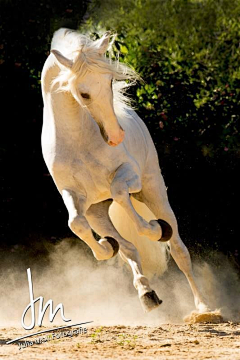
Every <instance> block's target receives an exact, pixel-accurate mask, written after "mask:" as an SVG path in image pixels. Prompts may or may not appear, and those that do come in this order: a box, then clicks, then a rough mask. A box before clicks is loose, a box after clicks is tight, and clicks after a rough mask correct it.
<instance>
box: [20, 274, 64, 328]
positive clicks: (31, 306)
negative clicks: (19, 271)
mask: <svg viewBox="0 0 240 360" xmlns="http://www.w3.org/2000/svg"><path fill="white" fill-rule="evenodd" d="M27 276H28V286H29V296H30V303H29V304H28V305H27V307H26V308H25V310H24V311H23V314H22V327H23V328H24V329H25V330H32V329H33V328H34V326H35V303H36V302H37V301H39V310H38V321H37V325H38V326H42V321H43V317H44V315H45V312H46V310H47V308H48V306H49V321H50V322H53V320H54V318H55V316H56V314H57V312H58V310H60V313H61V317H62V320H63V321H66V322H67V321H71V319H66V318H65V316H64V307H63V304H62V303H60V304H58V305H57V306H56V308H55V310H54V311H53V301H52V300H51V299H50V300H48V302H47V303H46V305H45V306H44V307H43V302H44V298H43V296H39V297H38V298H36V299H34V295H33V283H32V275H31V270H30V268H29V269H27ZM29 309H31V315H32V321H31V324H30V325H29V326H27V325H26V324H25V320H24V319H25V316H26V314H27V312H28V310H29Z"/></svg>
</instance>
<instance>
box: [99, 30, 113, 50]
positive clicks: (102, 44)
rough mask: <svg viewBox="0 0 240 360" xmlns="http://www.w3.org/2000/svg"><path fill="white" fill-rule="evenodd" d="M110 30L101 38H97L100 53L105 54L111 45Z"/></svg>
mask: <svg viewBox="0 0 240 360" xmlns="http://www.w3.org/2000/svg"><path fill="white" fill-rule="evenodd" d="M110 35H111V33H110V31H107V32H106V33H105V34H104V35H103V36H102V37H101V39H99V40H97V41H96V42H97V49H98V53H99V54H100V55H103V54H105V52H106V51H107V48H108V46H109V40H110Z"/></svg>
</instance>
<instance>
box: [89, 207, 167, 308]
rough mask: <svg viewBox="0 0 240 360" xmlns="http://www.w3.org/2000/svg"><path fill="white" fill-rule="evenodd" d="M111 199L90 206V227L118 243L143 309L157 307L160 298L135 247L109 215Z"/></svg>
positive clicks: (160, 301) (103, 236)
mask: <svg viewBox="0 0 240 360" xmlns="http://www.w3.org/2000/svg"><path fill="white" fill-rule="evenodd" d="M111 203H112V200H106V201H103V202H101V203H98V204H94V205H92V206H90V208H89V209H88V211H87V213H86V217H87V220H88V222H89V224H90V226H91V228H92V229H93V230H94V231H95V232H96V233H97V234H99V235H100V236H101V237H102V238H103V239H109V238H110V239H115V240H117V242H118V243H119V246H120V250H119V254H120V256H121V257H122V259H123V260H124V261H125V262H126V263H128V264H129V265H130V267H131V269H132V273H133V285H134V287H135V288H136V290H137V291H138V296H139V299H140V302H141V304H142V307H143V309H144V311H146V312H148V311H151V310H153V309H154V308H156V307H158V306H159V305H160V304H161V303H162V300H160V299H159V298H158V296H157V294H156V293H155V291H154V290H152V289H151V288H150V285H149V282H148V279H147V278H146V277H145V276H144V275H143V272H142V267H141V262H140V257H139V254H138V251H137V249H136V247H135V246H134V245H133V244H132V243H130V242H129V241H127V240H125V239H124V238H123V237H122V236H121V235H120V234H119V233H118V232H117V230H116V229H115V227H114V225H113V223H112V221H111V219H110V217H109V206H110V205H111Z"/></svg>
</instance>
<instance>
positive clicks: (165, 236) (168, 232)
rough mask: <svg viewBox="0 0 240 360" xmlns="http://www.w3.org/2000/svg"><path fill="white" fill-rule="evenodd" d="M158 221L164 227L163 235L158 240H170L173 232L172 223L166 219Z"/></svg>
mask: <svg viewBox="0 0 240 360" xmlns="http://www.w3.org/2000/svg"><path fill="white" fill-rule="evenodd" d="M157 221H158V223H159V225H160V226H161V228H162V237H161V239H159V240H158V241H162V242H165V241H168V240H170V239H171V237H172V234H173V231H172V227H171V225H169V224H168V223H167V222H166V221H165V220H162V219H158V220H157Z"/></svg>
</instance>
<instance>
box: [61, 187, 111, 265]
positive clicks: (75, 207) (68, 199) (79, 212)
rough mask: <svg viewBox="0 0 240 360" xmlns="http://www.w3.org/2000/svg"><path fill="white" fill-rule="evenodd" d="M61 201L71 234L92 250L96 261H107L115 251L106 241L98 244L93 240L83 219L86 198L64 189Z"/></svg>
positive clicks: (84, 218)
mask: <svg viewBox="0 0 240 360" xmlns="http://www.w3.org/2000/svg"><path fill="white" fill-rule="evenodd" d="M62 197H63V201H64V203H65V205H66V208H67V210H68V213H69V220H68V226H69V227H70V229H71V230H72V232H73V233H74V234H75V235H77V236H78V237H79V238H80V239H81V240H83V241H84V242H85V243H86V244H87V245H88V246H89V247H90V248H91V250H92V252H93V255H94V257H95V258H96V259H97V260H107V259H110V258H112V257H113V256H114V255H115V254H116V249H115V247H114V246H113V242H112V244H111V243H110V242H109V241H107V239H102V240H100V241H99V242H98V241H97V240H96V239H95V238H94V236H93V233H92V230H91V227H90V226H89V224H88V221H87V219H86V217H85V213H86V200H87V199H86V197H85V196H83V195H77V194H76V193H75V192H74V191H72V190H68V189H64V190H63V191H62Z"/></svg>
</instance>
